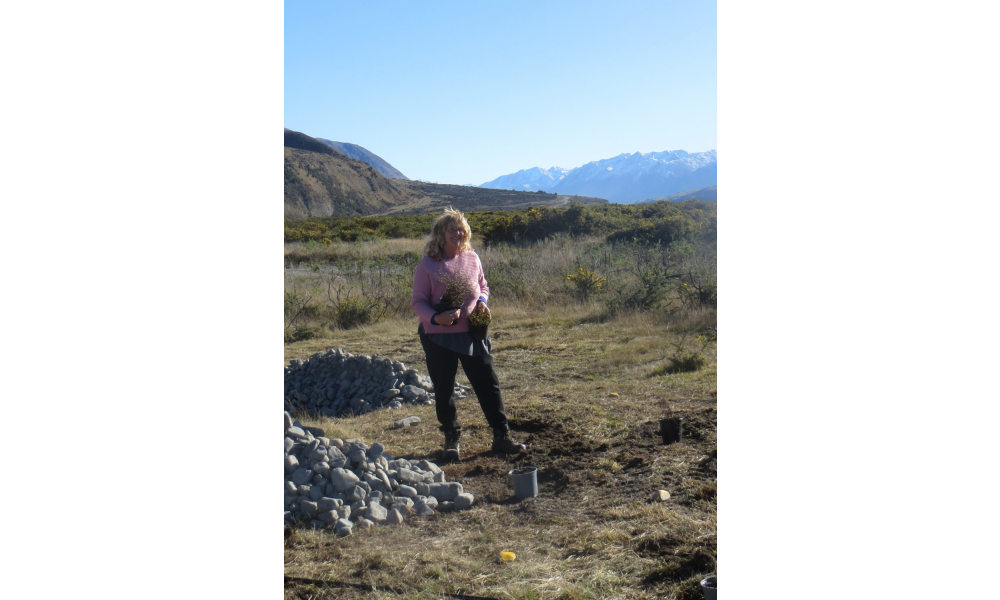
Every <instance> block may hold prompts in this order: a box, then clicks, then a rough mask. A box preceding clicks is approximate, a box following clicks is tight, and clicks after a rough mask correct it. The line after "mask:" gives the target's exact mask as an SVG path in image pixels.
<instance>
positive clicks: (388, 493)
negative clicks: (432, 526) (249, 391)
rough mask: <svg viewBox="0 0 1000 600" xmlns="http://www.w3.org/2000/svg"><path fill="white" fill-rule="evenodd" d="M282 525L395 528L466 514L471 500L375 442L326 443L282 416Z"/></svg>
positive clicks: (344, 532) (424, 466)
mask: <svg viewBox="0 0 1000 600" xmlns="http://www.w3.org/2000/svg"><path fill="white" fill-rule="evenodd" d="M284 489H285V523H292V524H301V525H306V526H308V527H313V528H318V529H331V530H333V531H334V532H336V534H337V535H338V536H348V535H351V534H352V533H353V532H354V528H355V527H361V528H363V529H368V528H370V527H374V526H375V525H399V524H401V523H403V521H404V520H405V519H407V518H411V517H418V516H419V517H426V516H430V515H433V514H435V512H446V511H452V510H466V509H468V508H470V507H471V506H472V503H473V502H474V501H475V497H474V496H473V495H472V494H470V493H468V492H466V491H465V489H464V488H463V487H462V484H461V483H459V482H457V481H447V480H446V478H445V473H444V471H442V470H441V469H440V467H438V466H437V465H436V464H434V463H432V462H430V461H427V460H421V461H413V462H411V461H409V460H406V459H405V458H393V457H392V456H390V455H389V454H387V453H386V452H385V446H384V445H383V444H380V443H378V442H375V443H373V444H371V445H369V444H366V443H365V442H363V441H362V440H360V439H356V438H351V439H347V440H341V439H337V438H328V437H325V436H324V435H323V430H322V429H319V428H317V427H305V426H303V425H302V424H301V423H299V422H298V421H296V420H293V419H292V417H291V415H289V414H288V412H285V488H284Z"/></svg>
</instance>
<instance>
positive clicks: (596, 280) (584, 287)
mask: <svg viewBox="0 0 1000 600" xmlns="http://www.w3.org/2000/svg"><path fill="white" fill-rule="evenodd" d="M566 279H567V280H569V281H572V282H573V284H574V285H575V286H576V293H577V295H578V296H579V297H580V298H581V299H583V300H587V299H589V298H590V295H591V294H593V293H595V292H599V291H601V287H603V286H604V284H606V283H607V282H608V280H607V279H605V278H604V277H601V276H600V275H598V274H597V272H595V271H588V270H587V269H584V268H583V267H580V269H579V270H578V271H577V272H576V275H567V276H566Z"/></svg>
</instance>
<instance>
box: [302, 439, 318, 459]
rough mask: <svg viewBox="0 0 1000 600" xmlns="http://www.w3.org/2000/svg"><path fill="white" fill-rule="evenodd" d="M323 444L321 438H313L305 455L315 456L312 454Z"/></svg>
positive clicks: (307, 446)
mask: <svg viewBox="0 0 1000 600" xmlns="http://www.w3.org/2000/svg"><path fill="white" fill-rule="evenodd" d="M321 445H322V442H320V441H319V440H313V441H311V442H309V443H308V444H307V445H306V449H305V455H306V456H308V457H309V458H315V457H314V456H313V455H312V454H313V453H314V452H316V449H317V448H319V447H320V446H321Z"/></svg>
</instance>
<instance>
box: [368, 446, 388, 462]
mask: <svg viewBox="0 0 1000 600" xmlns="http://www.w3.org/2000/svg"><path fill="white" fill-rule="evenodd" d="M383 452H385V445H384V444H380V443H378V442H375V443H374V444H372V447H371V448H369V449H368V457H369V458H371V459H373V460H377V459H378V458H379V457H380V456H382V453H383Z"/></svg>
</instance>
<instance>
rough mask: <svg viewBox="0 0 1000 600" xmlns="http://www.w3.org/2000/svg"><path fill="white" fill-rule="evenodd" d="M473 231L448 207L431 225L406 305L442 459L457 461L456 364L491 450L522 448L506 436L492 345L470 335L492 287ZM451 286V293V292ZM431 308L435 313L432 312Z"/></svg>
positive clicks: (503, 451) (506, 451) (511, 451)
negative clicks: (413, 316)
mask: <svg viewBox="0 0 1000 600" xmlns="http://www.w3.org/2000/svg"><path fill="white" fill-rule="evenodd" d="M471 238H472V230H471V229H470V228H469V222H468V221H466V220H465V217H464V216H463V215H462V213H460V212H458V211H456V210H453V209H451V208H448V209H446V210H445V211H444V214H443V215H441V216H440V217H439V218H438V220H437V221H436V222H435V223H434V228H433V229H432V230H431V234H430V237H429V238H428V240H427V245H426V246H425V247H424V255H425V256H424V258H423V260H421V261H420V264H418V265H417V270H416V273H415V274H414V276H413V299H412V301H411V302H410V306H411V307H412V308H413V310H414V312H416V313H417V315H418V316H419V317H420V327H419V328H418V329H417V333H418V334H419V335H420V344H421V345H422V346H423V347H424V354H426V355H427V373H428V374H429V375H430V376H431V382H432V383H433V384H434V395H435V397H436V398H437V401H436V402H435V408H436V409H437V418H438V421H440V422H441V431H443V432H444V453H443V454H444V458H445V459H447V460H459V458H460V456H459V450H460V446H459V440H460V439H461V437H462V427H461V425H459V423H458V411H457V410H456V409H455V399H454V397H453V396H452V391H453V390H454V388H455V374H456V373H457V372H458V363H459V362H461V363H462V369H463V370H464V371H465V375H466V376H467V377H468V378H469V382H470V383H472V389H473V390H474V391H475V392H476V397H477V398H478V399H479V406H481V407H482V409H483V414H484V415H485V416H486V421H487V422H488V423H489V424H490V427H491V428H492V429H493V451H494V452H497V453H500V454H516V453H518V452H520V451H522V450H524V449H525V446H524V444H521V443H519V442H517V441H516V440H514V439H513V438H511V437H510V431H509V426H508V424H507V414H506V413H505V412H504V408H503V399H502V398H501V397H500V380H499V379H497V375H496V372H494V370H493V357H492V356H490V347H491V346H490V341H489V339H488V338H487V339H485V340H475V339H473V337H472V336H471V335H469V315H470V314H472V313H473V312H474V311H485V312H486V313H487V314H489V309H488V308H486V301H487V300H488V299H489V297H490V288H489V286H488V285H487V284H486V277H485V276H484V274H483V263H482V262H481V261H480V260H479V256H477V255H476V253H475V252H473V251H472V246H470V245H469V240H470V239H471ZM449 287H450V288H451V289H450V292H451V293H448V292H449ZM456 290H458V292H459V293H458V294H457V297H458V300H453V301H452V302H453V304H454V305H458V307H457V308H456V307H454V306H441V303H442V298H445V296H448V297H455V296H456ZM435 305H437V308H438V309H439V310H435Z"/></svg>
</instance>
